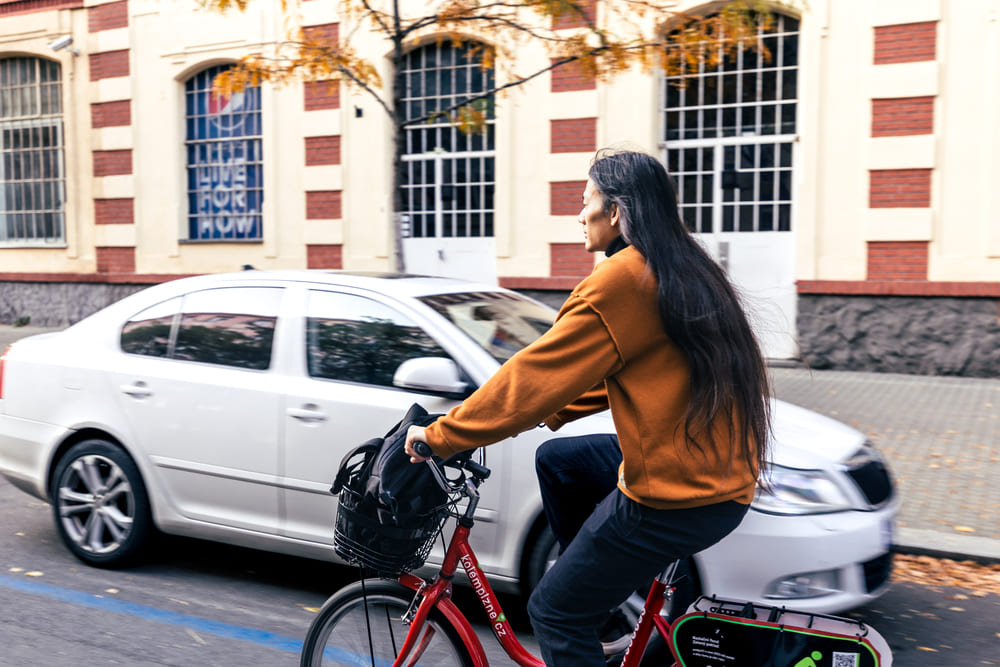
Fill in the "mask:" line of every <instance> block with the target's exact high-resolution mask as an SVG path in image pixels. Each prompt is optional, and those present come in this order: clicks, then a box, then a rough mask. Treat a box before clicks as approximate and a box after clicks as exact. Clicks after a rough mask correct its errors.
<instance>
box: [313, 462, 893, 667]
mask: <svg viewBox="0 0 1000 667" xmlns="http://www.w3.org/2000/svg"><path fill="white" fill-rule="evenodd" d="M429 463H430V465H431V468H432V469H433V471H434V472H435V477H436V478H437V479H438V481H439V483H440V484H442V485H443V488H446V489H447V491H448V494H449V499H450V500H449V503H448V504H447V508H448V509H447V511H444V512H442V517H441V518H440V520H432V521H429V522H426V524H425V527H424V529H423V532H426V533H427V537H418V542H419V543H418V544H416V545H415V546H414V547H413V548H412V549H410V550H409V551H407V552H402V553H398V554H395V555H393V554H386V553H384V552H383V551H382V550H381V549H373V548H372V546H371V544H370V543H369V544H363V543H361V542H359V541H357V540H355V539H354V537H356V534H355V535H354V537H352V536H351V534H350V533H351V531H349V530H346V528H347V526H345V525H343V523H342V521H341V515H344V516H348V517H349V516H350V512H349V511H347V512H344V511H342V512H340V513H339V514H338V523H337V533H336V539H337V542H338V553H344V552H345V550H346V551H347V552H349V553H351V554H353V556H352V557H351V558H349V560H352V561H354V562H355V563H357V564H360V565H362V566H363V567H368V568H370V569H372V570H374V571H376V572H391V571H393V570H396V569H397V568H399V569H415V567H419V565H420V564H422V563H423V562H424V559H425V558H426V556H427V552H428V551H429V550H430V545H431V543H432V542H433V540H434V537H435V536H436V534H438V533H439V532H440V528H441V526H442V524H443V521H444V519H445V518H447V517H449V516H451V517H454V518H456V519H457V522H456V526H455V530H454V532H453V534H452V536H451V539H450V540H449V542H448V547H447V551H446V553H445V557H444V561H443V562H442V564H441V567H440V569H439V571H438V573H437V574H436V576H434V577H433V578H432V579H430V580H427V579H422V578H420V577H418V576H416V575H413V574H410V573H404V574H402V575H400V576H398V578H396V579H394V580H393V579H385V578H373V579H362V580H361V581H358V582H356V583H353V584H350V585H348V586H346V587H344V588H343V589H341V590H340V591H338V592H337V593H335V594H334V595H333V596H332V597H330V599H329V600H327V602H326V603H325V604H324V605H323V607H322V609H320V611H319V613H318V614H317V616H316V618H315V619H314V620H313V622H312V624H311V626H310V627H309V631H308V633H307V635H306V638H305V641H304V643H303V647H302V656H301V663H300V664H301V665H302V666H303V667H318V666H327V665H343V666H347V665H350V666H352V667H360V666H363V665H367V666H369V667H375V666H379V667H390V666H391V667H417V666H419V665H425V666H427V667H457V666H462V667H488V665H489V661H488V659H487V657H486V653H485V651H484V650H483V646H482V643H481V642H480V640H479V637H478V635H477V634H476V633H475V631H474V630H473V628H472V626H471V625H470V623H469V621H468V620H467V619H466V617H465V615H464V614H463V613H462V611H461V610H460V609H459V608H458V606H457V605H456V604H455V603H454V601H453V600H452V599H451V593H452V581H453V578H454V576H455V573H456V571H457V570H458V567H459V565H461V566H462V568H464V570H465V573H466V574H467V575H468V578H469V581H470V583H471V584H472V589H473V591H474V592H475V594H476V597H477V598H478V599H479V602H480V603H481V605H482V608H483V610H484V611H485V612H486V615H487V617H488V618H489V621H490V627H491V629H492V631H493V634H494V636H495V637H496V639H497V640H498V641H499V642H500V645H501V646H502V647H503V649H504V651H505V652H506V653H507V655H508V656H510V658H511V660H513V662H514V663H516V664H517V665H521V666H522V667H544V663H543V662H542V660H541V659H539V658H537V657H535V656H533V655H531V653H529V652H528V650H527V649H525V648H524V646H523V645H522V644H521V643H520V641H518V639H517V637H516V636H515V634H514V630H513V629H512V628H511V625H510V623H509V622H508V620H507V616H506V615H505V614H504V612H503V609H502V608H501V607H500V603H499V602H498V600H497V597H496V595H494V593H493V589H492V588H491V587H490V584H489V582H488V581H487V580H486V577H485V576H484V575H483V573H482V571H481V570H480V569H479V566H478V562H477V559H476V555H475V553H474V552H473V550H472V547H471V546H470V545H469V532H470V531H471V530H472V527H473V526H474V525H475V521H474V519H473V515H474V514H475V511H476V506H477V504H478V501H479V486H480V485H481V484H482V483H483V481H485V480H486V479H487V478H488V477H489V475H490V471H489V469H488V468H486V467H485V466H483V465H481V464H479V463H476V462H474V461H471V460H467V461H462V462H458V463H456V464H454V467H455V468H456V469H457V470H459V476H458V477H457V478H452V479H448V478H447V476H446V475H445V474H444V472H443V471H442V468H441V467H439V466H440V462H438V464H435V463H433V462H429ZM462 499H465V500H467V501H468V503H467V505H466V506H465V507H464V509H459V507H458V502H459V501H460V500H462ZM350 501H351V499H350V498H345V497H344V495H343V492H342V495H341V506H342V507H349V505H350ZM435 521H436V523H435ZM428 526H429V527H428ZM390 530H392V529H390ZM420 540H423V542H420ZM401 564H403V565H404V566H405V567H400V565H401ZM415 564H416V565H415ZM676 566H677V563H671V564H670V565H669V566H668V567H667V568H666V569H665V570H664V571H663V572H662V573H661V574H660V575H659V576H658V577H657V578H656V579H655V580H654V581H653V583H652V585H651V586H650V590H649V594H648V595H647V596H646V601H645V605H644V606H643V608H642V610H641V612H640V613H639V615H638V621H637V623H636V625H635V627H634V630H633V631H632V632H631V633H625V634H624V635H623V636H621V637H620V638H619V639H617V640H616V641H613V642H609V643H606V644H604V649H605V654H606V655H607V656H608V664H609V665H618V666H620V667H638V666H639V665H647V664H649V656H646V658H647V659H646V660H645V661H644V660H643V654H644V653H645V652H646V648H647V645H648V644H649V642H650V639H651V637H652V636H653V632H654V631H656V632H657V633H659V635H660V636H662V637H663V639H664V640H665V642H666V644H667V646H669V647H670V652H671V654H672V657H668V658H666V662H664V661H663V660H664V659H663V658H662V657H660V658H656V662H653V663H652V664H655V665H661V666H662V665H669V664H671V663H672V664H673V665H674V666H675V667H737V666H739V667H757V666H761V667H763V666H768V667H882V666H888V665H891V662H892V660H891V654H890V652H889V649H888V645H887V644H886V643H885V641H884V640H883V639H882V638H881V636H879V635H878V633H877V632H875V631H874V629H873V628H871V627H870V626H868V625H866V624H864V623H862V622H860V621H855V620H850V619H844V618H840V617H836V616H829V615H824V614H813V613H799V612H795V611H791V610H786V609H784V608H777V607H769V606H763V605H756V604H751V603H745V602H741V601H730V600H720V599H717V598H705V597H703V598H700V599H699V600H698V601H697V602H696V603H695V605H693V606H692V609H693V611H691V612H690V613H687V614H685V615H683V616H681V617H680V618H678V619H677V620H676V621H675V622H674V623H672V624H671V623H670V622H669V621H668V620H667V618H666V616H665V615H664V614H663V613H661V612H663V610H664V607H665V604H667V602H668V600H669V599H670V596H671V594H672V591H673V586H672V585H671V584H672V580H673V577H674V573H675V571H676ZM581 585H585V584H581ZM667 608H669V606H668V607H667Z"/></svg>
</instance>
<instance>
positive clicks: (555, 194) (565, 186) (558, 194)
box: [549, 181, 587, 215]
mask: <svg viewBox="0 0 1000 667" xmlns="http://www.w3.org/2000/svg"><path fill="white" fill-rule="evenodd" d="M586 187H587V181H558V182H552V183H549V215H577V214H579V213H580V209H582V208H583V190H584V188H586Z"/></svg>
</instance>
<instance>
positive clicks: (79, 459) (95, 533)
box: [52, 439, 154, 568]
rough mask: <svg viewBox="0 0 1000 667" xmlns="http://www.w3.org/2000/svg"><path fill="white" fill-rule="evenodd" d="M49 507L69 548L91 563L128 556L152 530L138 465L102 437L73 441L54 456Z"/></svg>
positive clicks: (110, 563)
mask: <svg viewBox="0 0 1000 667" xmlns="http://www.w3.org/2000/svg"><path fill="white" fill-rule="evenodd" d="M52 513H53V518H54V519H55V524H56V530H57V531H58V532H59V536H60V537H61V538H62V540H63V542H64V543H65V544H66V546H67V547H68V548H69V550H70V551H71V552H72V553H73V555H74V556H76V557H77V558H79V559H80V560H81V561H83V562H84V563H87V564H88V565H93V566H95V567H106V568H115V567H122V566H124V565H127V564H129V563H131V562H134V560H135V559H136V558H137V557H138V556H139V554H140V553H141V552H142V550H143V548H144V547H145V546H146V544H147V543H148V542H149V540H150V538H151V537H152V535H153V533H154V529H153V520H152V514H151V513H150V508H149V496H148V495H147V493H146V485H145V484H144V483H143V481H142V476H141V475H140V474H139V469H138V468H137V467H136V465H135V462H134V461H133V460H132V458H131V457H130V456H129V455H128V454H127V453H126V452H125V450H123V449H122V448H121V447H119V446H118V445H115V444H112V443H110V442H108V441H106V440H100V439H91V440H83V441H81V442H78V443H76V444H75V445H73V446H72V447H70V448H69V450H68V451H67V452H66V453H65V454H64V455H63V456H62V458H61V459H59V462H58V464H57V465H56V468H55V474H54V475H53V477H52Z"/></svg>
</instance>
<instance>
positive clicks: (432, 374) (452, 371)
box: [392, 357, 472, 398]
mask: <svg viewBox="0 0 1000 667" xmlns="http://www.w3.org/2000/svg"><path fill="white" fill-rule="evenodd" d="M392 384H393V386H394V387H399V388H400V389H408V390H410V391H419V392H423V393H428V394H440V395H443V396H447V397H448V398H466V397H467V396H468V395H469V394H471V393H472V392H471V390H470V387H469V383H468V382H465V381H463V380H462V378H461V375H460V373H459V370H458V365H457V364H456V363H455V362H454V361H452V360H451V359H447V358H445V357H416V358H414V359H407V360H406V361H404V362H403V363H401V364H400V365H399V368H397V369H396V373H395V374H394V375H393V376H392Z"/></svg>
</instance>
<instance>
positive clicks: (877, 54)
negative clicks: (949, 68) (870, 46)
mask: <svg viewBox="0 0 1000 667" xmlns="http://www.w3.org/2000/svg"><path fill="white" fill-rule="evenodd" d="M936 53H937V21H924V22H922V23H905V24H900V25H884V26H877V27H876V28H875V49H874V62H875V64H876V65H893V64H897V63H912V62H920V61H923V60H934V59H935V58H936V57H937V55H936Z"/></svg>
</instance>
